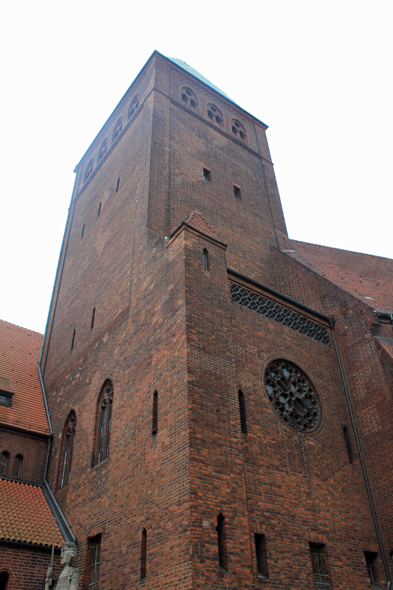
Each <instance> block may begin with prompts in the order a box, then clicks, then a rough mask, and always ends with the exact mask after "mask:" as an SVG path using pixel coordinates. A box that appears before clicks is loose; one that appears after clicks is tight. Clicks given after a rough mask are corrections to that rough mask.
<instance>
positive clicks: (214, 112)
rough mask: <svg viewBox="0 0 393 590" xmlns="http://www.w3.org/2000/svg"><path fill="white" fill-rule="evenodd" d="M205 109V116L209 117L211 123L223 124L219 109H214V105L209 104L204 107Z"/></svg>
mask: <svg viewBox="0 0 393 590" xmlns="http://www.w3.org/2000/svg"><path fill="white" fill-rule="evenodd" d="M206 109H207V116H208V117H209V119H210V120H211V121H214V122H215V123H217V124H218V125H222V124H223V121H224V119H223V116H222V113H221V111H220V109H219V108H218V107H216V105H214V104H213V103H209V104H207V105H206Z"/></svg>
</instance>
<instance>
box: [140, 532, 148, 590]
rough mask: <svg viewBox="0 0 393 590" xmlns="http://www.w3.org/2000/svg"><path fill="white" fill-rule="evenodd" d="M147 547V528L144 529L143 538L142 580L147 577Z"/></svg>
mask: <svg viewBox="0 0 393 590" xmlns="http://www.w3.org/2000/svg"><path fill="white" fill-rule="evenodd" d="M146 548H147V534H146V529H143V531H142V539H141V580H144V579H145V578H146Z"/></svg>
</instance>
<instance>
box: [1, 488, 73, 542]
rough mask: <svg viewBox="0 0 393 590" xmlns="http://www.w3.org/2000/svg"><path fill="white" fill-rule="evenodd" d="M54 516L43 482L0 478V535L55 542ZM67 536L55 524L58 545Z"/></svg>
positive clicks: (9, 539) (10, 539) (20, 540)
mask: <svg viewBox="0 0 393 590" xmlns="http://www.w3.org/2000/svg"><path fill="white" fill-rule="evenodd" d="M53 528H54V517H53V514H52V512H51V510H50V508H49V506H48V504H47V503H46V500H45V497H44V494H43V493H42V489H41V487H40V486H35V485H30V484H26V483H20V482H17V481H10V480H7V479H0V539H5V540H7V541H19V542H22V543H32V544H34V545H48V546H51V545H52V541H53ZM63 543H64V539H63V537H62V534H61V532H60V530H59V527H58V526H57V524H56V532H55V545H56V546H57V547H61V545H62V544H63Z"/></svg>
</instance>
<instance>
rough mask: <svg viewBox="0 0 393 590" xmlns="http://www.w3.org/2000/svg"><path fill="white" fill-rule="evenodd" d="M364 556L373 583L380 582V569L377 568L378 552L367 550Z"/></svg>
mask: <svg viewBox="0 0 393 590" xmlns="http://www.w3.org/2000/svg"><path fill="white" fill-rule="evenodd" d="M364 558H365V560H366V566H367V572H368V576H369V578H370V582H371V583H372V584H376V583H377V582H379V581H380V580H379V578H378V570H377V558H378V553H374V552H372V551H365V552H364Z"/></svg>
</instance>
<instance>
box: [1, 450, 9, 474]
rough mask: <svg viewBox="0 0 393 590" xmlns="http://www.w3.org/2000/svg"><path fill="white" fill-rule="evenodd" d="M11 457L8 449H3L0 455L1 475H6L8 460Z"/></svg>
mask: <svg viewBox="0 0 393 590" xmlns="http://www.w3.org/2000/svg"><path fill="white" fill-rule="evenodd" d="M9 458H10V455H9V453H7V451H3V452H2V453H1V455H0V475H5V474H6V472H7V465H8V460H9Z"/></svg>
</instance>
